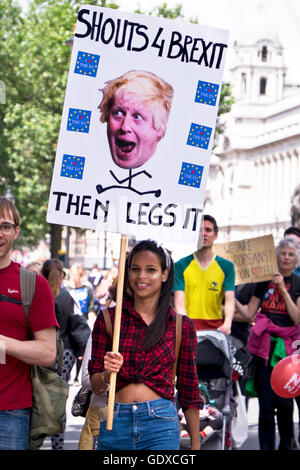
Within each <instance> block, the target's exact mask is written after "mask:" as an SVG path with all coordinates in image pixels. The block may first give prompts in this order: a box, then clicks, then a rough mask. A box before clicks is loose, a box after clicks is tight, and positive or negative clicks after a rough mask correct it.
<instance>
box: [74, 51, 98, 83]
mask: <svg viewBox="0 0 300 470" xmlns="http://www.w3.org/2000/svg"><path fill="white" fill-rule="evenodd" d="M99 60H100V56H99V55H97V54H91V53H89V52H82V51H78V54H77V59H76V64H75V70H74V72H75V73H79V74H80V75H87V76H88V77H96V75H97V70H98V65H99Z"/></svg>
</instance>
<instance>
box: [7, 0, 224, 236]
mask: <svg viewBox="0 0 300 470" xmlns="http://www.w3.org/2000/svg"><path fill="white" fill-rule="evenodd" d="M88 3H90V4H101V6H105V7H110V8H114V9H116V8H118V5H117V4H116V3H114V2H108V1H106V0H102V2H97V1H95V0H92V1H91V0H89V2H88ZM80 4H81V2H80V1H77V0H47V1H46V0H31V3H30V5H29V9H28V10H27V11H26V12H25V13H24V12H22V10H21V9H20V7H19V6H18V4H17V3H16V2H15V1H13V2H12V1H11V0H0V40H1V44H2V45H3V47H2V48H1V50H0V65H1V66H0V80H1V81H2V82H4V83H5V88H6V103H5V104H4V105H3V104H0V119H1V120H0V190H1V177H5V178H6V181H7V182H8V183H9V184H10V186H11V187H12V190H13V193H14V195H15V198H16V204H17V206H18V208H19V210H20V213H21V216H22V234H23V240H22V241H23V242H26V244H28V245H30V244H32V245H36V244H37V243H38V242H39V241H40V240H41V239H43V238H44V237H45V235H46V233H49V232H50V233H51V234H52V235H53V233H54V232H53V227H52V230H50V229H49V226H48V224H47V223H46V211H47V202H48V197H49V189H50V183H51V177H52V171H53V165H54V159H55V153H56V144H57V139H58V135H59V128H60V121H61V114H62V109H63V102H64V96H65V89H66V84H67V76H68V69H69V62H70V48H69V47H68V45H67V41H68V40H69V39H70V38H71V37H72V35H73V30H74V25H75V23H76V17H77V11H78V8H79V6H80ZM139 12H141V11H139ZM150 14H153V15H156V16H163V17H165V18H173V19H174V18H182V17H183V15H182V7H181V5H180V4H178V5H177V6H176V7H175V8H168V6H167V3H163V4H162V5H161V6H159V7H157V8H155V9H154V10H152V11H151V12H150ZM195 21H196V20H195ZM231 102H232V97H231V93H230V88H229V84H227V85H226V87H223V89H222V96H221V105H220V112H222V113H223V112H227V111H228V110H229V109H230V106H231ZM2 191H3V189H2ZM56 227H57V226H56ZM53 236H54V235H53ZM59 236H60V234H59Z"/></svg>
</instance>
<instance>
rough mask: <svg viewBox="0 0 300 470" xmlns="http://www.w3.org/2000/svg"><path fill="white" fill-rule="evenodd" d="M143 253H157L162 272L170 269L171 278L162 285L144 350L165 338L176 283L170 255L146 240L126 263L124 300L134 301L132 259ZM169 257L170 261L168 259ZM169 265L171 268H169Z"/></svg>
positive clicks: (135, 249)
mask: <svg viewBox="0 0 300 470" xmlns="http://www.w3.org/2000/svg"><path fill="white" fill-rule="evenodd" d="M141 251H151V252H153V253H155V254H156V255H157V256H158V258H159V260H160V265H161V269H162V271H165V269H169V276H168V279H167V280H166V282H163V283H162V287H161V291H160V295H159V299H158V302H157V307H156V315H155V318H154V320H153V322H152V323H151V324H150V325H149V326H148V329H147V333H146V337H145V341H144V343H143V350H144V351H145V350H146V349H149V348H151V347H153V346H154V345H155V344H157V343H158V341H159V340H160V339H161V338H162V337H163V335H164V332H165V326H166V318H167V315H168V310H169V306H170V304H171V295H172V289H173V283H174V264H173V261H172V258H171V256H170V255H169V254H166V253H165V251H164V249H163V248H162V247H160V246H158V245H157V244H156V242H155V241H152V240H144V241H142V242H140V243H138V244H137V245H136V246H135V247H134V248H133V249H132V251H131V253H130V254H129V255H128V256H127V259H126V263H125V275H124V293H123V297H124V299H127V300H130V301H133V293H132V291H131V288H130V284H129V270H130V267H131V263H132V259H133V257H134V255H135V254H136V253H139V252H141ZM167 257H168V259H167ZM168 264H169V266H168Z"/></svg>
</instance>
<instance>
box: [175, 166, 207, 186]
mask: <svg viewBox="0 0 300 470" xmlns="http://www.w3.org/2000/svg"><path fill="white" fill-rule="evenodd" d="M202 174H203V166H201V165H195V164H194V163H186V162H183V163H182V166H181V171H180V176H179V181H178V184H183V185H184V186H190V187H191V188H200V184H201V180H202Z"/></svg>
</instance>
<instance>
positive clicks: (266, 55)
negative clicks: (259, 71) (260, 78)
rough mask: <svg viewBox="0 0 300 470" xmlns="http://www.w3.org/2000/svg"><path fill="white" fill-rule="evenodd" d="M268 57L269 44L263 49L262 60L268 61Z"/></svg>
mask: <svg viewBox="0 0 300 470" xmlns="http://www.w3.org/2000/svg"><path fill="white" fill-rule="evenodd" d="M267 59H268V48H267V46H263V47H262V50H261V61H262V62H267Z"/></svg>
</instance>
